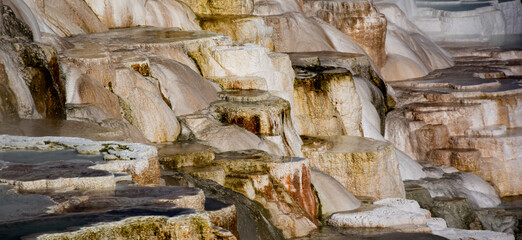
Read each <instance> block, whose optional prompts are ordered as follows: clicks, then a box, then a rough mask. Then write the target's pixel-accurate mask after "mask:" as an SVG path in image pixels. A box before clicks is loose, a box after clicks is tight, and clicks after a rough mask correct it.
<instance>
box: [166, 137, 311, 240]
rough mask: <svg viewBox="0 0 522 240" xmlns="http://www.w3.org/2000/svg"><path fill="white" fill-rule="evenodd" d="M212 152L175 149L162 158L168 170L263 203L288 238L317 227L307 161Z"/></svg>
mask: <svg viewBox="0 0 522 240" xmlns="http://www.w3.org/2000/svg"><path fill="white" fill-rule="evenodd" d="M199 146H200V145H199ZM189 149H190V150H189ZM208 151H209V149H208V148H204V147H202V146H200V147H198V145H194V146H193V147H190V148H177V147H176V148H172V147H171V148H170V150H168V151H164V152H163V153H162V154H161V156H160V158H161V161H162V162H163V166H165V167H168V168H170V169H175V170H177V171H181V172H185V173H187V174H190V175H192V176H194V177H198V178H203V179H210V180H213V181H215V182H217V183H219V184H222V185H223V186H225V187H227V188H230V189H232V190H234V191H237V192H239V193H241V194H243V195H244V196H246V197H247V198H249V199H251V200H254V201H257V202H259V203H261V205H262V206H263V207H264V208H265V209H266V210H267V211H268V212H269V213H270V216H271V217H270V220H271V221H272V222H273V223H274V225H275V226H276V227H278V228H279V229H280V230H281V231H282V233H283V235H284V236H285V237H292V236H293V237H295V236H304V235H307V234H308V233H309V232H310V231H312V230H313V229H315V228H316V226H315V223H314V220H313V219H314V217H315V216H316V215H317V205H316V204H317V203H316V200H315V197H314V195H313V193H312V190H311V185H310V168H309V165H308V161H307V160H305V159H300V158H293V159H289V158H280V157H273V156H270V155H268V154H266V153H264V152H261V151H255V150H250V151H241V152H224V153H217V154H215V155H214V154H208V153H209V152H208ZM173 166H179V167H173Z"/></svg>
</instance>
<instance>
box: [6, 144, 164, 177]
mask: <svg viewBox="0 0 522 240" xmlns="http://www.w3.org/2000/svg"><path fill="white" fill-rule="evenodd" d="M109 145H114V146H119V148H118V147H117V148H115V150H116V152H115V153H117V155H118V156H119V157H118V158H117V160H113V161H108V162H105V163H97V164H96V165H94V166H92V167H91V168H93V169H99V170H107V171H111V172H133V173H136V174H140V173H141V172H142V171H143V170H145V169H147V168H148V167H149V159H150V158H153V157H156V156H157V154H158V151H157V149H156V147H153V146H149V145H145V144H140V143H124V142H116V141H114V142H112V141H108V142H96V141H92V140H89V139H84V138H73V137H22V136H10V135H0V150H1V151H10V150H40V151H52V150H61V149H77V151H78V152H79V153H82V154H88V153H90V154H101V153H102V152H101V150H103V149H106V148H107V146H109ZM119 149H120V150H119ZM123 149H125V150H124V151H122V150H123Z"/></svg>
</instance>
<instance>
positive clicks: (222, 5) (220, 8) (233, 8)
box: [183, 0, 254, 15]
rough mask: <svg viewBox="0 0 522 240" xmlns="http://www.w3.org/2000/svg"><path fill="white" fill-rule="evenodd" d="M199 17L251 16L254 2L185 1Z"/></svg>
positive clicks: (238, 0) (246, 0) (220, 0)
mask: <svg viewBox="0 0 522 240" xmlns="http://www.w3.org/2000/svg"><path fill="white" fill-rule="evenodd" d="M183 2H184V3H186V4H187V5H188V6H189V7H190V8H191V9H192V11H194V12H195V13H196V14H198V15H249V14H251V13H252V11H253V10H254V1H253V0H233V1H223V0H211V1H206V0H183Z"/></svg>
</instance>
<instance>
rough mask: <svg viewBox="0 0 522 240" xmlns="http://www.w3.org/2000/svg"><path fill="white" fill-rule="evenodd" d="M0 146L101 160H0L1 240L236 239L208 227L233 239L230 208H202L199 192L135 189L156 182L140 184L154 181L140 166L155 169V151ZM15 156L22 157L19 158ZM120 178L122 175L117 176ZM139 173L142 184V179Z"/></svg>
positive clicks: (106, 145) (69, 141) (50, 144)
mask: <svg viewBox="0 0 522 240" xmlns="http://www.w3.org/2000/svg"><path fill="white" fill-rule="evenodd" d="M1 142H2V147H1V149H2V151H10V150H20V149H31V150H36V149H38V150H39V151H45V150H56V149H74V150H75V151H76V152H78V153H81V154H103V158H101V159H98V160H97V161H90V160H88V159H87V158H84V160H75V155H71V154H68V155H67V154H65V156H61V157H62V158H63V160H50V159H45V158H34V159H32V160H29V159H28V160H27V161H26V162H25V163H19V161H18V160H15V161H14V162H8V161H9V158H4V159H5V160H7V161H2V162H1V163H2V164H1V168H0V179H1V180H0V182H1V185H2V186H0V187H1V189H2V191H1V194H0V198H1V199H2V201H3V202H4V203H5V205H4V206H3V207H2V213H3V214H2V218H1V220H2V221H1V222H0V236H2V238H3V239H18V238H20V237H23V236H28V235H30V236H32V237H38V239H70V238H75V239H84V238H85V239H87V238H89V239H91V238H96V239H98V238H129V236H133V237H135V236H143V237H146V236H150V235H151V234H152V235H158V234H160V235H164V236H174V237H180V238H194V237H197V238H207V239H235V237H234V235H233V234H232V233H231V232H229V231H228V230H224V229H222V228H219V227H217V228H216V227H213V226H223V227H228V228H231V229H232V231H236V229H235V228H232V226H235V225H234V224H235V222H236V212H235V208H234V207H233V206H230V205H222V204H214V205H212V204H211V205H210V207H208V208H206V207H205V196H204V194H203V191H201V190H200V189H197V188H191V187H180V186H164V187H158V186H156V187H146V186H137V184H136V182H140V183H141V184H145V183H148V184H151V183H154V182H157V181H158V179H156V180H155V181H154V182H150V181H146V180H147V179H154V178H159V175H156V176H154V175H153V174H151V172H150V170H149V169H147V167H146V166H140V165H143V164H150V163H151V161H149V160H150V159H149V158H151V159H152V160H154V161H156V162H157V152H156V148H154V147H152V146H147V145H142V144H135V143H117V142H95V141H91V140H87V139H80V138H65V137H54V138H53V137H45V138H34V137H33V138H30V137H16V136H7V135H3V136H2V141H1ZM64 152H65V151H62V152H61V153H62V154H63V153H64ZM65 153H67V152H65ZM17 154H18V155H17V156H18V157H22V158H23V157H24V156H23V154H24V152H17ZM54 154H55V155H58V156H59V154H60V153H54ZM49 156H51V155H49ZM17 161H18V162H17ZM133 164H134V165H133ZM144 167H145V168H144ZM156 167H157V164H156ZM125 171H128V173H127V174H122V172H125ZM140 171H141V173H142V174H146V175H147V176H140ZM158 173H159V169H158ZM156 184H157V183H156ZM27 209H32V211H28V210H27ZM206 209H208V210H209V211H208V213H207V212H205V211H206ZM13 229H16V230H15V231H13ZM77 229H79V230H77ZM188 229H189V230H188ZM190 229H191V230H190ZM49 232H62V233H49Z"/></svg>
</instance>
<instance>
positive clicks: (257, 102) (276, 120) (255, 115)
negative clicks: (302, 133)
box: [209, 90, 302, 156]
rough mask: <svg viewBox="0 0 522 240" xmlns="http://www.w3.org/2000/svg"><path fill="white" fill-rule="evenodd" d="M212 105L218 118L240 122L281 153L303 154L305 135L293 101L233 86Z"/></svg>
mask: <svg viewBox="0 0 522 240" xmlns="http://www.w3.org/2000/svg"><path fill="white" fill-rule="evenodd" d="M220 97H221V98H222V99H223V100H221V101H216V102H213V103H212V104H211V106H210V108H209V111H210V112H211V114H212V115H213V116H214V117H215V118H216V119H218V120H220V121H222V122H224V123H229V124H235V125H238V126H240V127H242V128H244V129H247V130H248V131H250V132H252V133H254V134H256V135H259V136H261V137H262V138H264V139H265V140H266V141H267V142H268V143H271V144H273V145H276V146H278V147H279V148H280V149H279V153H278V155H283V156H301V155H302V154H301V143H302V142H301V139H300V138H299V135H298V133H297V131H296V130H295V129H294V125H293V120H292V115H291V112H290V103H289V102H287V101H285V100H283V99H281V98H279V97H274V96H271V95H270V94H269V93H267V92H264V91H258V90H240V91H237V90H230V91H225V92H221V93H220Z"/></svg>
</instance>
